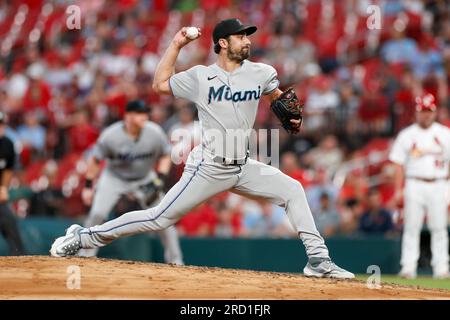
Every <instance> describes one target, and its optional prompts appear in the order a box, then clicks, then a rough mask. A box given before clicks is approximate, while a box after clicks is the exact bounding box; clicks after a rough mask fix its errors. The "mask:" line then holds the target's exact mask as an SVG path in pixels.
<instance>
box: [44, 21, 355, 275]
mask: <svg viewBox="0 0 450 320" xmlns="http://www.w3.org/2000/svg"><path fill="white" fill-rule="evenodd" d="M186 30H187V29H186V28H185V27H183V28H182V29H181V30H180V31H178V33H177V34H176V35H175V37H174V38H173V40H172V42H171V44H170V46H169V47H168V49H167V50H166V52H165V53H164V55H163V57H162V58H161V61H160V63H159V65H158V67H157V69H156V72H155V76H154V83H153V88H154V90H155V91H156V92H158V93H160V94H168V95H170V94H172V95H174V96H175V97H178V98H184V99H188V100H190V101H192V102H194V103H195V104H196V106H197V109H198V113H199V120H200V123H201V126H202V135H203V137H202V143H201V144H199V145H198V146H197V147H195V148H194V149H193V150H192V151H191V153H190V155H189V158H188V160H187V163H186V166H185V169H184V172H183V175H182V177H181V179H180V181H179V182H178V183H176V184H175V185H174V186H173V187H172V189H171V190H170V191H169V192H168V193H167V194H166V195H165V197H164V199H162V201H161V202H160V203H159V204H158V205H157V206H156V207H153V208H151V209H147V210H143V211H134V212H130V213H127V214H124V215H123V216H121V217H119V218H117V219H115V220H112V221H109V222H106V223H104V224H102V225H96V226H93V227H90V228H82V227H80V226H78V225H73V226H71V227H70V228H69V229H68V230H67V232H66V235H65V236H63V237H60V238H58V239H56V240H55V242H54V244H53V245H52V248H51V250H50V252H51V254H52V255H54V256H58V257H63V256H68V255H73V254H76V253H77V252H78V251H79V250H80V249H81V248H98V247H102V246H105V245H107V244H108V243H110V242H112V241H113V240H114V239H117V238H120V237H123V236H127V235H131V234H135V233H138V232H145V231H149V230H161V229H164V228H167V227H169V226H171V225H173V224H174V223H176V222H177V221H178V220H179V219H180V218H181V217H182V216H183V215H185V214H186V213H187V212H189V210H191V209H192V208H194V207H195V206H197V205H199V204H200V203H202V202H204V201H205V200H207V199H208V198H210V197H212V196H214V195H215V194H217V193H219V192H222V191H225V190H231V191H232V192H235V193H237V194H240V195H243V196H246V197H251V198H262V199H267V200H269V201H270V202H272V203H275V204H277V205H280V206H282V207H284V208H285V210H286V213H287V215H288V217H289V220H290V222H291V224H292V225H293V227H294V228H295V230H296V231H297V233H298V234H299V238H300V239H301V240H302V241H303V244H304V246H305V249H306V253H307V255H308V258H309V260H308V263H307V265H306V266H305V268H304V269H303V272H304V274H305V275H307V276H312V277H330V278H341V279H349V278H353V277H354V275H353V274H352V273H351V272H348V271H346V270H344V269H342V268H340V267H338V266H337V265H336V264H334V263H333V262H332V260H331V259H330V257H329V253H328V248H327V247H326V245H325V242H324V239H323V238H322V237H321V235H320V234H319V232H318V231H317V229H316V226H315V223H314V220H313V217H312V214H311V210H310V208H309V206H308V203H307V200H306V196H305V192H304V190H303V187H302V186H301V184H300V183H299V182H297V181H296V180H294V179H292V178H290V177H289V176H287V175H285V174H283V173H282V172H281V171H280V170H278V169H277V168H275V167H271V166H269V165H266V164H264V163H261V162H258V161H256V160H253V159H250V158H249V157H248V154H249V152H248V148H249V135H250V130H251V129H252V127H253V124H254V122H255V117H256V113H257V110H258V105H259V101H260V99H261V98H262V97H264V98H265V99H268V100H269V101H270V103H271V108H272V110H273V111H274V112H275V115H276V116H277V117H279V119H280V121H281V123H282V124H283V127H285V128H286V129H287V130H288V132H290V133H297V132H298V131H299V130H300V125H301V123H302V115H301V110H302V109H301V104H300V103H299V101H298V99H297V98H296V96H295V93H294V92H293V90H292V89H288V90H286V91H285V92H282V91H281V90H280V89H278V85H279V81H278V79H277V73H276V71H275V69H274V68H273V67H271V66H269V65H266V64H263V63H254V62H251V61H249V60H247V59H248V57H249V56H250V48H251V41H250V39H249V36H250V35H251V34H253V33H254V32H256V30H257V28H256V27H255V26H251V25H243V24H242V23H241V22H240V21H239V20H238V19H228V20H223V21H221V22H219V23H218V24H217V25H216V26H215V28H214V30H213V42H214V51H215V53H216V54H217V60H216V62H215V63H214V64H212V65H209V66H204V65H198V66H195V67H193V68H191V69H189V70H186V71H183V72H179V73H174V68H175V62H176V60H177V57H178V54H179V53H180V50H181V49H182V48H183V47H184V46H186V45H187V44H188V43H189V42H191V41H195V39H198V37H197V38H195V39H192V38H190V37H188V36H187V34H186ZM199 36H201V33H199Z"/></svg>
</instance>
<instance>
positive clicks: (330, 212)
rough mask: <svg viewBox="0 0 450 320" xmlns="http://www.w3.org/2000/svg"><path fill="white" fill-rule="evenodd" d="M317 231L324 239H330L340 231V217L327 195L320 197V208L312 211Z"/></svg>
mask: <svg viewBox="0 0 450 320" xmlns="http://www.w3.org/2000/svg"><path fill="white" fill-rule="evenodd" d="M312 213H313V216H314V221H315V222H316V226H317V230H319V232H320V234H321V235H323V236H324V237H330V236H332V235H334V234H335V233H336V232H338V231H339V225H340V216H339V213H338V212H337V210H336V207H335V204H334V203H333V202H332V199H330V196H329V195H328V194H327V193H322V194H321V195H320V206H319V208H318V209H317V210H314V211H312Z"/></svg>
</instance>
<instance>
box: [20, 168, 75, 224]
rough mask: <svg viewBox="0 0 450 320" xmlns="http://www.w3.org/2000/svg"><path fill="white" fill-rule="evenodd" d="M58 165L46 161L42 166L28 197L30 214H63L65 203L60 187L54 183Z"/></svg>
mask: <svg viewBox="0 0 450 320" xmlns="http://www.w3.org/2000/svg"><path fill="white" fill-rule="evenodd" d="M57 173H58V167H57V164H56V162H55V161H51V160H50V161H48V162H47V163H46V165H45V167H44V168H43V175H42V176H41V177H40V178H39V180H38V182H37V185H36V189H37V190H35V191H34V192H33V195H32V196H31V199H30V207H29V213H28V215H30V216H49V217H57V216H62V215H63V214H64V208H65V205H66V202H65V197H64V195H63V193H62V190H61V188H59V187H58V186H57V185H56V177H57Z"/></svg>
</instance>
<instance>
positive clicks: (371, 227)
mask: <svg viewBox="0 0 450 320" xmlns="http://www.w3.org/2000/svg"><path fill="white" fill-rule="evenodd" d="M359 230H360V231H361V232H364V233H366V234H389V233H391V232H393V231H394V230H395V227H394V224H393V222H392V214H391V212H390V211H389V210H387V209H386V208H384V207H383V206H382V202H381V196H380V192H379V191H378V190H377V189H376V188H372V189H370V190H369V193H368V196H367V210H366V211H364V213H363V214H362V216H361V218H360V220H359Z"/></svg>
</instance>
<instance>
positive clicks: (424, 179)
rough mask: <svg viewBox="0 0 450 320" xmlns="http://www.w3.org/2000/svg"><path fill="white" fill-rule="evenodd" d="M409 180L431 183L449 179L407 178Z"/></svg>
mask: <svg viewBox="0 0 450 320" xmlns="http://www.w3.org/2000/svg"><path fill="white" fill-rule="evenodd" d="M407 179H413V180H418V181H422V182H429V183H431V182H436V181H440V180H448V178H420V177H407Z"/></svg>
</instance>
